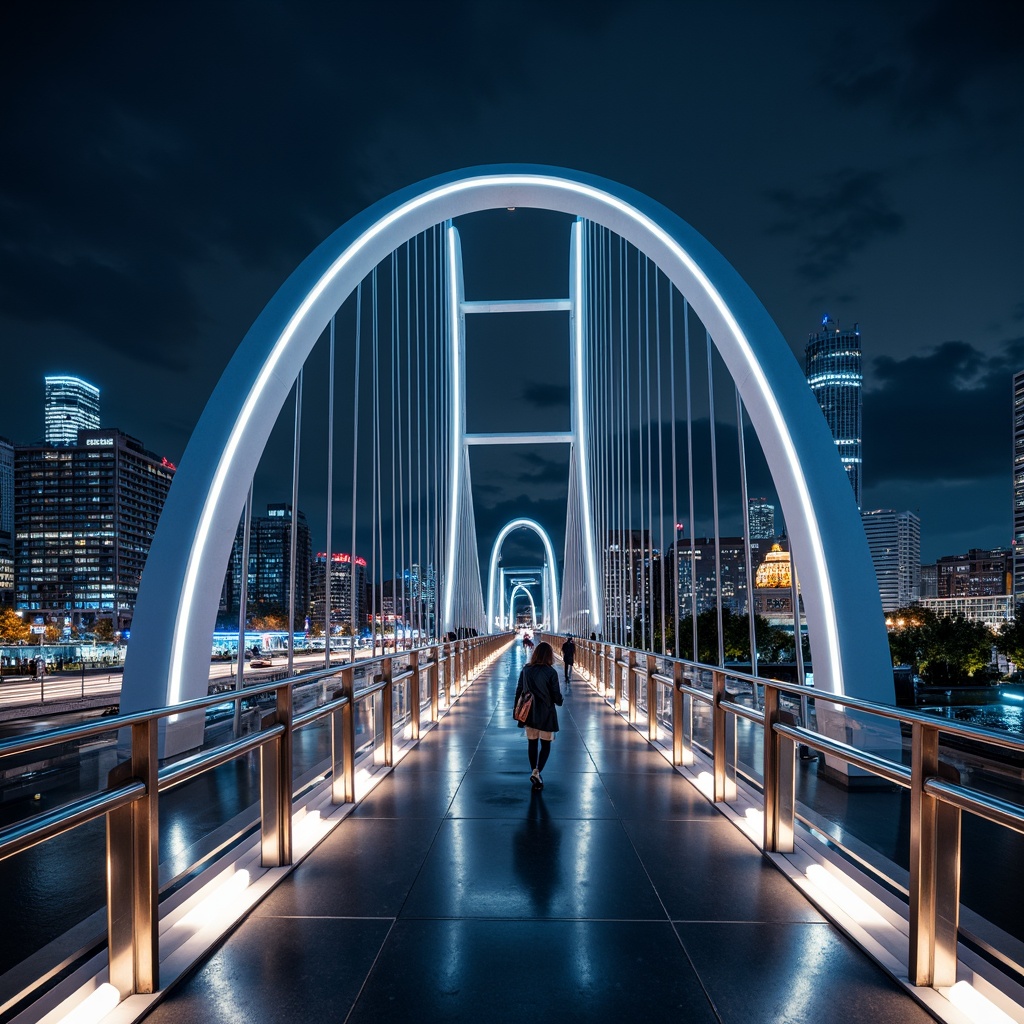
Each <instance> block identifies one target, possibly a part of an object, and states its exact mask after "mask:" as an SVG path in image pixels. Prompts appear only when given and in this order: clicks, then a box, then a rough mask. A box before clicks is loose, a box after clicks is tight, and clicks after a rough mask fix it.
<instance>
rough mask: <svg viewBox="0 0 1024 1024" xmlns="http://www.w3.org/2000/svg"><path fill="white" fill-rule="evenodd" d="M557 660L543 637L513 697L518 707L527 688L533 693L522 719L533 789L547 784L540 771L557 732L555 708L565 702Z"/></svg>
mask: <svg viewBox="0 0 1024 1024" xmlns="http://www.w3.org/2000/svg"><path fill="white" fill-rule="evenodd" d="M554 661H555V653H554V651H552V650H551V644H549V643H546V642H544V641H541V643H539V644H537V646H536V647H535V648H534V651H533V657H531V658H530V662H529V664H528V665H524V666H523V671H522V672H520V673H519V682H518V683H517V684H516V696H515V700H514V701H513V707H516V706H517V705H518V704H519V698H520V696H521V695H522V694H523V692H524V691H529V692H530V693H532V694H533V705H532V707H531V708H530V714H529V717H528V718H527V720H526V721H525V722H520V723H519V728H520V729H522V728H525V729H526V741H527V742H526V751H527V754H528V755H529V758H530V768H531V772H530V782H532V783H533V788H534V789H543V787H544V780H543V779H542V778H541V774H540V773H541V770H542V769H543V767H544V765H545V764H546V763H547V760H548V755H549V754H550V753H551V741H552V740H553V739H554V736H555V733H556V732H558V712H557V711H555V705H556V704H561V703H562V691H561V688H560V687H559V685H558V673H557V672H556V671H555V670H554V668H553V667H552V666H553V665H554ZM538 744H539V746H540V749H539V751H538V749H537V748H538Z"/></svg>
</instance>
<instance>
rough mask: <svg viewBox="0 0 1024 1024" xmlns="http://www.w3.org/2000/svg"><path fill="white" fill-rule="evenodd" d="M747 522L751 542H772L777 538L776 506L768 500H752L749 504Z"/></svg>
mask: <svg viewBox="0 0 1024 1024" xmlns="http://www.w3.org/2000/svg"><path fill="white" fill-rule="evenodd" d="M747 522H748V523H749V524H750V539H751V540H770V539H771V538H772V537H774V536H775V506H774V505H772V504H770V503H769V501H768V499H767V498H751V499H750V500H749V501H748V502H747Z"/></svg>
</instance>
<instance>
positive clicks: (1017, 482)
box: [1013, 370, 1024, 600]
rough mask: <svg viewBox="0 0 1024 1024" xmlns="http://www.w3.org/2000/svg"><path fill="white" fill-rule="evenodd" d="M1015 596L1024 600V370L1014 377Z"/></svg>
mask: <svg viewBox="0 0 1024 1024" xmlns="http://www.w3.org/2000/svg"><path fill="white" fill-rule="evenodd" d="M1013 596H1014V597H1015V598H1017V600H1020V599H1021V598H1024V370H1019V371H1018V372H1017V373H1015V374H1014V375H1013Z"/></svg>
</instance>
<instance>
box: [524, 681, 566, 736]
mask: <svg viewBox="0 0 1024 1024" xmlns="http://www.w3.org/2000/svg"><path fill="white" fill-rule="evenodd" d="M524 686H527V687H529V689H530V692H531V693H532V694H533V707H532V708H530V717H529V719H528V720H527V721H526V722H520V723H519V728H520V729H522V728H523V726H524V725H528V726H529V727H530V728H531V729H540V730H541V732H558V712H557V711H555V705H556V704H561V703H562V689H561V687H560V686H559V685H558V673H557V672H556V671H555V670H554V669H553V668H552V667H551V666H550V665H526V666H525V667H524V668H523V671H522V672H520V673H519V682H518V683H516V696H515V700H514V701H513V707H514V706H515V705H516V704H518V703H519V695H520V694H521V693H522V692H523V687H524Z"/></svg>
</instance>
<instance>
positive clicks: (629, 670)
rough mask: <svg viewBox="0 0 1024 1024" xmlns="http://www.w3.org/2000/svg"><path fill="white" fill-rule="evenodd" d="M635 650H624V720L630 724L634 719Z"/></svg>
mask: <svg viewBox="0 0 1024 1024" xmlns="http://www.w3.org/2000/svg"><path fill="white" fill-rule="evenodd" d="M635 666H636V652H635V651H633V650H632V649H630V650H629V651H627V652H626V721H627V722H629V724H630V725H632V724H633V723H634V722H635V721H636V674H635V672H634V671H633V669H634V667H635Z"/></svg>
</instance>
